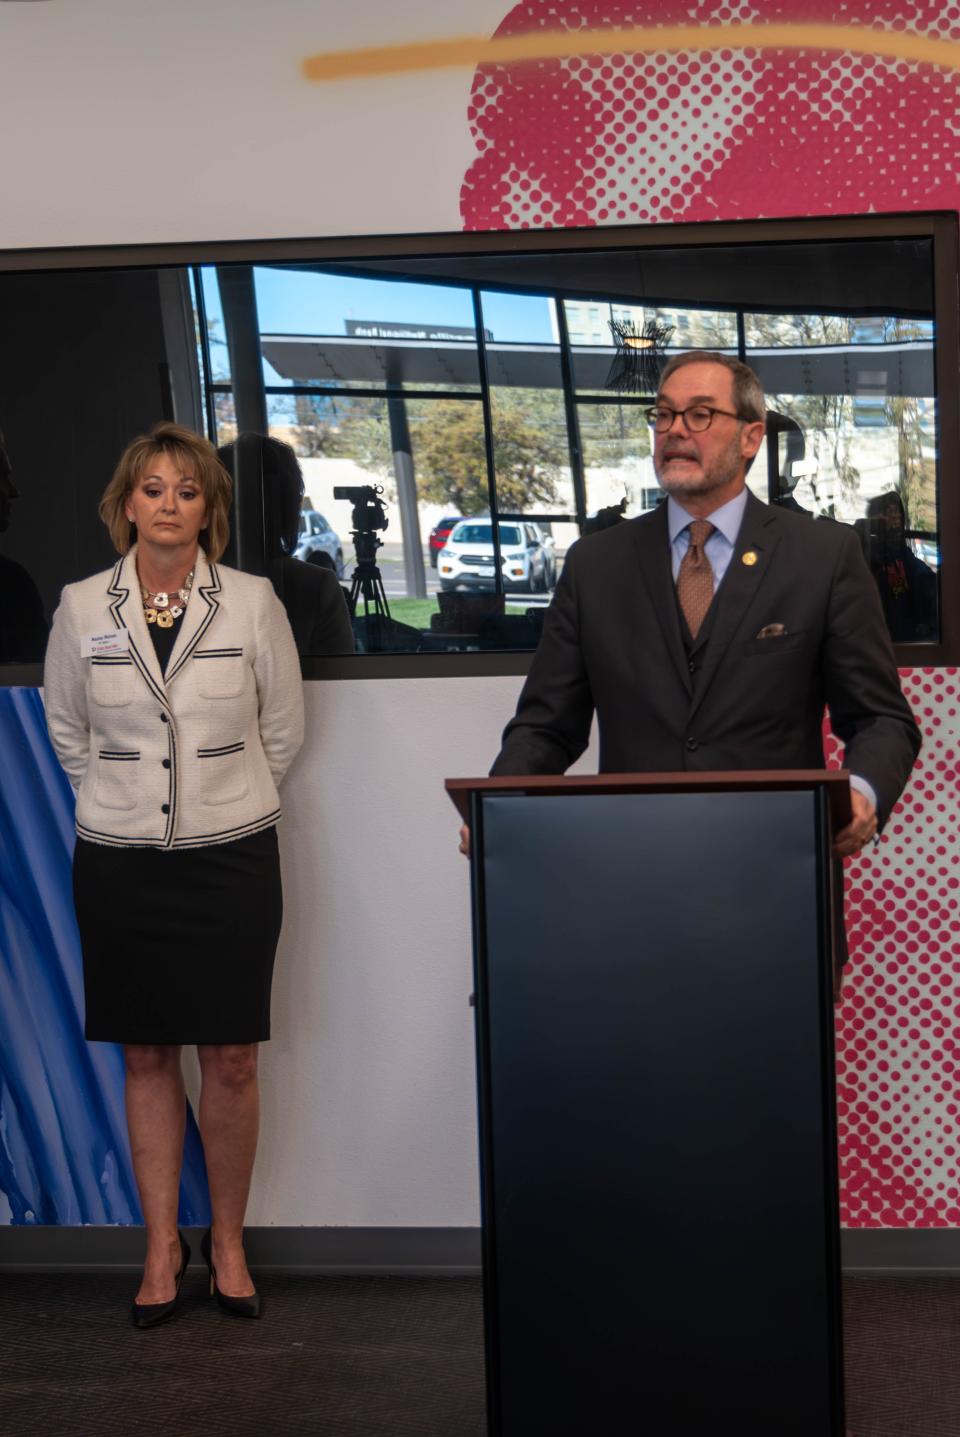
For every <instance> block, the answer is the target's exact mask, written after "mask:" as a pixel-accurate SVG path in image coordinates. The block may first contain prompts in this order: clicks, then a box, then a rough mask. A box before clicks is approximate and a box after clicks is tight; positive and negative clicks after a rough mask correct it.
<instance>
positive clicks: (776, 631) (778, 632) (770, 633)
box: [757, 624, 787, 639]
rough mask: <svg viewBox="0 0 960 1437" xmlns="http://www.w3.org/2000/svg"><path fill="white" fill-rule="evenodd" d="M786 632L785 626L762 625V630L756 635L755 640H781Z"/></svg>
mask: <svg viewBox="0 0 960 1437" xmlns="http://www.w3.org/2000/svg"><path fill="white" fill-rule="evenodd" d="M786 632H787V628H786V625H785V624H764V626H763V628H762V629H761V630H760V632H759V633H758V634H757V638H758V639H782V638H784V637H785V636H786Z"/></svg>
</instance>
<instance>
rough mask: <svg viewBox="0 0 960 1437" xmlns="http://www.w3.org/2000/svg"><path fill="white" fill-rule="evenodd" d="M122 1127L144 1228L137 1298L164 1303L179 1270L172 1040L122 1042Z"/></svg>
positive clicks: (177, 1080)
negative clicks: (144, 1245) (126, 1131)
mask: <svg viewBox="0 0 960 1437" xmlns="http://www.w3.org/2000/svg"><path fill="white" fill-rule="evenodd" d="M123 1056H124V1061H125V1064H126V1104H127V1127H128V1128H129V1130H130V1150H131V1153H132V1154H133V1171H134V1175H135V1177H136V1179H137V1189H138V1191H139V1193H140V1206H141V1207H142V1208H143V1219H144V1222H145V1223H146V1228H147V1258H146V1262H145V1264H144V1269H143V1281H142V1283H141V1284H140V1291H139V1292H138V1293H137V1297H136V1300H137V1302H145V1303H153V1302H169V1301H170V1300H171V1298H172V1297H173V1296H174V1292H175V1289H176V1276H177V1273H178V1272H179V1270H180V1261H181V1258H180V1240H179V1238H178V1236H177V1205H178V1201H179V1193H180V1167H181V1164H182V1162H183V1130H184V1122H185V1119H186V1099H185V1097H184V1091H183V1074H182V1073H181V1071H180V1049H179V1047H178V1046H176V1045H175V1044H172V1043H164V1044H147V1043H128V1044H126V1045H125V1046H124V1050H123Z"/></svg>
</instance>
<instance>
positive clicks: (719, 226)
mask: <svg viewBox="0 0 960 1437" xmlns="http://www.w3.org/2000/svg"><path fill="white" fill-rule="evenodd" d="M865 239H866V240H869V239H891V240H892V239H929V240H931V241H932V245H933V266H932V268H933V273H932V282H933V314H934V322H935V337H934V363H935V374H936V384H935V392H936V403H937V418H938V448H937V519H938V531H939V539H940V565H939V581H940V638H939V641H938V642H936V643H915V644H897V645H895V646H894V651H895V654H896V658H897V663H898V664H899V665H900V667H904V668H918V667H919V668H938V667H943V666H947V665H950V666H953V665H958V664H960V311H958V293H957V291H958V269H960V260H958V228H957V215H956V213H955V212H953V211H925V212H908V213H903V214H896V213H894V214H882V215H875V214H871V215H848V216H840V217H824V218H801V219H771V220H740V221H720V222H715V221H710V222H708V223H707V222H704V223H691V224H677V225H666V224H659V225H646V226H637V225H633V226H627V225H622V226H621V225H618V226H614V225H611V226H603V227H597V228H592V227H591V228H577V229H555V230H523V231H515V230H514V231H506V230H505V231H492V232H491V231H486V232H468V233H457V232H453V233H439V234H438V233H428V234H403V235H396V234H394V235H360V236H326V237H300V238H292V239H251V240H224V241H201V242H197V243H186V242H177V243H172V244H170V243H166V244H135V245H102V246H77V247H64V248H55V249H7V250H0V273H4V272H7V273H26V272H33V273H43V272H57V271H61V270H85V269H116V270H124V269H153V268H158V267H165V266H173V267H182V268H184V269H188V270H193V269H195V268H197V267H198V266H206V265H212V266H228V265H249V266H256V265H258V264H285V263H286V264H296V263H298V262H299V263H308V262H325V263H330V264H334V263H336V264H338V265H341V266H344V267H345V268H346V267H348V266H349V265H350V264H351V262H352V261H356V262H357V263H358V266H359V265H362V263H364V262H369V261H372V260H391V261H397V260H400V261H402V260H404V259H409V260H414V259H430V258H451V259H457V258H463V257H466V256H474V257H476V256H484V255H489V256H491V257H501V256H503V257H505V256H508V255H517V256H520V255H524V254H530V253H564V252H569V251H577V250H580V251H582V250H593V251H614V250H640V249H647V248H649V249H671V248H686V247H696V248H700V249H703V248H712V247H714V246H716V247H717V248H720V247H727V248H729V247H730V246H737V245H758V244H763V245H768V244H798V243H799V244H803V243H815V242H816V241H840V240H865ZM356 273H359V274H363V275H366V276H369V273H370V272H369V271H368V270H363V269H360V268H358V270H357V271H356ZM468 283H469V282H468ZM494 287H495V286H493V285H490V284H484V285H482V286H478V288H482V289H484V290H487V289H492V288H494ZM196 300H197V303H198V307H199V309H200V310H201V330H202V334H201V344H202V346H203V360H204V367H205V368H207V372H208V375H209V353H208V350H207V348H206V327H205V325H204V324H203V323H202V318H203V316H202V308H203V296H202V293H201V294H199V295H198V296H196ZM557 311H558V315H559V316H560V325H561V335H562V331H563V329H564V328H565V325H564V321H563V318H562V315H563V306H562V305H560V304H558V306H557ZM477 321H478V343H479V353H480V360H481V366H483V363H484V344H483V324H482V313H478V314H477ZM741 345H742V335H741ZM569 353H570V351H569V344H563V343H562V339H561V363H562V364H563V365H564V366H568V365H569ZM482 383H483V381H482ZM232 385H233V380H231V382H230V384H228V385H223V384H220V383H210V384H208V385H207V386H206V396H207V407H208V410H209V411H210V412H209V413H208V416H207V417H208V422H212V408H213V403H214V394H215V392H216V390H217V389H219V388H232ZM564 393H565V398H566V403H567V419H568V435H569V444H570V450H571V463H572V469H573V472H574V474H576V473H577V471H578V470H580V471H581V472H582V458H581V455H580V452H579V451H580V439H579V432H578V425H577V423H576V405H577V403H579V402H581V400H580V398H579V397H578V396H576V395H575V394H573V392H572V384H571V380H570V377H569V375H565V379H564ZM408 397H414V396H413V395H412V394H410V395H408ZM431 397H438V396H433V395H431ZM451 397H452V396H451ZM456 397H457V398H458V399H459V398H463V397H465V396H464V395H462V394H457V395H456ZM480 402H481V403H483V404H484V408H485V411H487V412H486V414H485V417H486V419H487V425H486V428H487V436H488V445H492V435H491V434H490V430H489V412H488V411H489V386H488V384H486V383H483V392H482V395H481V397H480ZM571 411H572V412H571ZM492 463H493V455H492V453H490V454H489V455H488V465H491V466H492ZM575 483H576V480H575ZM577 507H578V509H580V508H581V503H578V505H577ZM492 517H493V518H499V519H502V520H507V519H526V518H527V517H528V516H526V515H519V514H518V515H513V514H510V515H507V514H499V515H497V514H494V515H492ZM530 517H531V519H532V520H533V521H534V522H541V521H542V520H544V519H547V520H549V519H554V518H556V519H559V518H561V517H562V518H566V517H567V516H566V515H563V516H560V515H556V516H554V515H546V516H543V515H533V516H530ZM582 517H583V516H582V515H580V514H579V513H578V515H577V518H578V519H579V520H581V521H582ZM533 652H534V651H533V650H512V651H511V650H503V651H487V652H484V653H434V654H363V655H353V656H346V655H344V656H341V657H329V658H310V657H304V658H303V659H302V660H301V665H302V671H303V676H304V678H305V679H318V680H320V679H322V680H327V679H346V678H349V679H358V678H364V679H375V678H404V679H410V678H434V677H443V676H450V677H454V676H458V677H459V676H468V675H474V676H477V677H485V676H497V675H524V674H526V673H527V672H528V670H529V667H530V663H531V661H532V658H533ZM41 682H42V665H41V664H9V665H2V664H0V685H2V686H3V687H14V686H31V687H36V686H39V685H40V684H41Z"/></svg>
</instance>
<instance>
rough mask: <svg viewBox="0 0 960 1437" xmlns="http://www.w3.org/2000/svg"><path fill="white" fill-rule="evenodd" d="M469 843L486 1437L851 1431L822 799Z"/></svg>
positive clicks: (485, 805)
mask: <svg viewBox="0 0 960 1437" xmlns="http://www.w3.org/2000/svg"><path fill="white" fill-rule="evenodd" d="M474 823H475V828H478V829H479V834H478V837H479V838H480V840H481V842H480V845H479V850H480V852H481V853H482V859H481V860H480V866H479V869H478V871H477V873H476V881H477V886H476V893H475V902H476V906H477V932H478V945H477V948H478V951H477V970H478V971H477V994H478V1023H479V1029H478V1031H479V1050H480V1079H481V1131H482V1146H483V1154H482V1158H483V1177H484V1229H485V1243H486V1247H485V1263H486V1301H487V1330H488V1363H489V1378H490V1397H491V1409H492V1410H491V1418H490V1422H491V1426H490V1430H491V1431H492V1432H499V1433H502V1434H503V1437H538V1434H544V1437H548V1434H549V1437H565V1434H571V1437H573V1434H576V1437H584V1434H607V1433H615V1432H616V1433H619V1432H629V1433H638V1434H640V1433H650V1434H657V1437H659V1434H664V1437H668V1434H669V1437H707V1434H712V1433H714V1432H720V1431H725V1430H732V1431H735V1432H736V1433H737V1434H738V1437H761V1434H762V1437H770V1434H771V1433H776V1434H777V1437H833V1434H840V1433H842V1420H841V1406H842V1397H841V1387H840V1384H841V1375H840V1308H839V1295H838V1251H837V1247H838V1234H837V1213H836V1175H835V1157H834V1152H835V1134H834V1118H833V1092H832V1076H831V1075H832V1026H831V1007H830V970H829V956H828V943H827V937H828V927H827V918H826V912H825V903H826V890H825V878H824V875H823V874H822V873H821V872H819V871H818V860H817V852H818V846H820V845H823V844H824V843H825V834H826V815H825V808H824V805H823V801H822V798H821V797H820V796H819V795H818V794H817V793H816V792H813V791H809V792H792V793H783V792H748V793H742V792H740V793H668V794H625V795H596V794H593V795H585V796H566V795H565V796H545V797H536V796H519V795H518V796H513V795H504V796H499V795H498V796H491V795H489V794H487V795H484V796H483V798H482V799H481V800H480V801H479V804H478V807H477V809H476V810H475V819H474ZM820 851H821V852H822V851H825V850H824V849H823V848H822V847H821V849H820ZM825 1194H826V1196H825ZM624 1414H627V1416H626V1418H625V1415H624Z"/></svg>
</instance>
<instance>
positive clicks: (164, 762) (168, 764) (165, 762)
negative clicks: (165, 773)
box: [163, 758, 170, 768]
mask: <svg viewBox="0 0 960 1437" xmlns="http://www.w3.org/2000/svg"><path fill="white" fill-rule="evenodd" d="M163 766H164V768H169V767H170V760H169V759H168V758H165V759H164V760H163Z"/></svg>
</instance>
